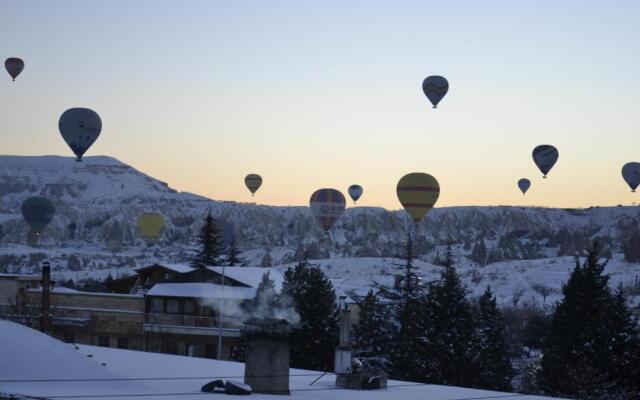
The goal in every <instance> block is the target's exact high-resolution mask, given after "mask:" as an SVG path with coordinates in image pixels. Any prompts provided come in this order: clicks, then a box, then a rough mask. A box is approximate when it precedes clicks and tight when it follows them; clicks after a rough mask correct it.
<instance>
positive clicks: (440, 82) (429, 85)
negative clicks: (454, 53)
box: [422, 75, 449, 108]
mask: <svg viewBox="0 0 640 400" xmlns="http://www.w3.org/2000/svg"><path fill="white" fill-rule="evenodd" d="M422 91H423V92H424V94H425V96H427V99H429V101H430V102H431V104H433V108H438V103H440V100H442V98H443V97H444V96H445V95H446V94H447V92H448V91H449V82H447V79H446V78H445V77H444V76H438V75H432V76H427V77H426V78H425V79H424V81H422Z"/></svg>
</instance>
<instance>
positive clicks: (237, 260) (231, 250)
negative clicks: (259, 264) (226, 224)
mask: <svg viewBox="0 0 640 400" xmlns="http://www.w3.org/2000/svg"><path fill="white" fill-rule="evenodd" d="M243 262H244V260H243V259H242V258H241V257H240V251H239V250H238V248H237V247H236V239H235V238H234V239H232V240H231V243H230V244H229V247H228V248H227V264H228V265H229V266H231V267H233V266H236V265H238V264H242V263H243Z"/></svg>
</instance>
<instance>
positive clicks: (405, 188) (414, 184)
mask: <svg viewBox="0 0 640 400" xmlns="http://www.w3.org/2000/svg"><path fill="white" fill-rule="evenodd" d="M396 193H397V194H398V200H400V204H402V207H404V209H405V211H406V212H407V214H409V216H410V217H411V219H413V222H415V223H416V224H417V223H418V222H420V220H421V219H422V218H424V216H425V215H426V214H427V213H428V212H429V211H430V210H431V209H432V208H433V205H434V204H436V201H438V197H439V196H440V184H438V181H437V180H436V178H434V177H433V176H431V175H429V174H425V173H422V172H413V173H410V174H407V175H405V176H403V177H402V178H400V180H399V181H398V186H397V188H396Z"/></svg>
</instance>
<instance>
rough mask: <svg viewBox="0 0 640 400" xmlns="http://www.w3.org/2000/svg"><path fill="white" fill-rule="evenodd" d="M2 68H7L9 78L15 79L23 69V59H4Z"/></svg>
mask: <svg viewBox="0 0 640 400" xmlns="http://www.w3.org/2000/svg"><path fill="white" fill-rule="evenodd" d="M4 68H5V69H6V70H7V72H8V73H9V75H11V78H12V79H13V80H14V81H15V80H16V78H17V77H18V75H20V72H22V70H23V69H24V61H22V59H20V58H15V57H12V58H7V59H6V60H5V61H4Z"/></svg>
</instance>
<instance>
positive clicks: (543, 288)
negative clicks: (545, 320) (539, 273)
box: [531, 283, 556, 304]
mask: <svg viewBox="0 0 640 400" xmlns="http://www.w3.org/2000/svg"><path fill="white" fill-rule="evenodd" d="M531 289H533V290H534V291H535V292H536V293H538V294H539V295H540V296H542V304H545V303H546V302H547V297H548V296H549V295H550V294H553V293H555V292H556V289H554V288H552V287H551V286H547V285H545V284H544V283H534V284H532V285H531Z"/></svg>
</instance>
